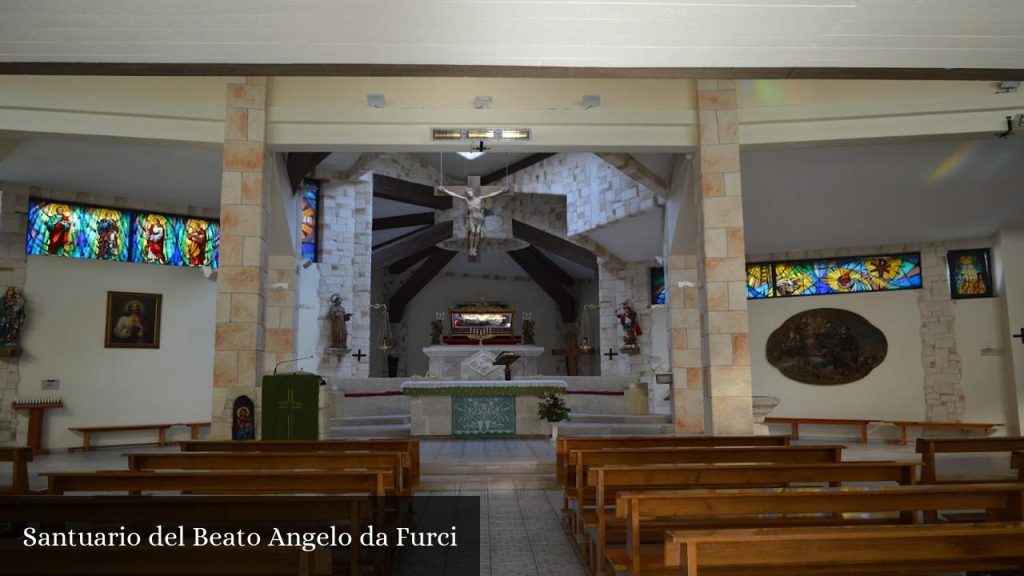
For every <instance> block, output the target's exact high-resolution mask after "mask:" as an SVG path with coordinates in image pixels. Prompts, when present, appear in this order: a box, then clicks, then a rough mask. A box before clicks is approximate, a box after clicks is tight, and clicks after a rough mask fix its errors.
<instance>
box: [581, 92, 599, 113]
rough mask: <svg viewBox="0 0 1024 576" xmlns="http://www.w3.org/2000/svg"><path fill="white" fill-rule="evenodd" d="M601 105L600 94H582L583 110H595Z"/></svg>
mask: <svg viewBox="0 0 1024 576" xmlns="http://www.w3.org/2000/svg"><path fill="white" fill-rule="evenodd" d="M600 105H601V95H600V94H584V95H583V109H584V110H590V109H591V108H597V107H598V106H600Z"/></svg>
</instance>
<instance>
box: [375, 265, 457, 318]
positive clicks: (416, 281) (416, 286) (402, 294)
mask: <svg viewBox="0 0 1024 576" xmlns="http://www.w3.org/2000/svg"><path fill="white" fill-rule="evenodd" d="M454 257H455V252H452V251H451V250H443V249H441V248H437V249H435V250H433V251H431V253H430V256H429V257H428V258H427V259H426V260H425V261H424V262H423V264H420V267H419V268H417V269H416V271H415V272H413V273H412V276H409V279H408V280H406V281H405V284H402V286H401V287H400V288H399V289H398V290H397V291H396V292H395V293H394V295H393V296H391V298H390V299H388V314H389V316H390V318H391V322H392V323H396V322H401V321H402V316H404V315H405V307H406V306H407V305H408V304H409V302H411V301H412V299H413V298H415V297H416V295H417V294H419V292H420V290H422V289H423V287H424V286H426V285H427V284H430V281H431V280H433V279H434V276H437V273H438V272H440V271H441V270H442V269H443V268H444V267H445V266H446V265H447V264H448V262H450V261H451V259H452V258H454Z"/></svg>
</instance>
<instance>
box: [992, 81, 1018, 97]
mask: <svg viewBox="0 0 1024 576" xmlns="http://www.w3.org/2000/svg"><path fill="white" fill-rule="evenodd" d="M1018 88H1020V80H1003V81H1002V82H1000V83H999V90H996V94H1009V93H1011V92H1016V91H1017V89H1018Z"/></svg>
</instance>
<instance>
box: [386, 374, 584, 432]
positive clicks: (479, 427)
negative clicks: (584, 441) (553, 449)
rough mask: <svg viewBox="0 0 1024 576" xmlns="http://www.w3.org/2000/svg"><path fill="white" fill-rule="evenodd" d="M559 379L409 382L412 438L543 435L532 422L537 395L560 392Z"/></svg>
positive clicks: (540, 424)
mask: <svg viewBox="0 0 1024 576" xmlns="http://www.w3.org/2000/svg"><path fill="white" fill-rule="evenodd" d="M564 391H565V381H563V380H520V381H513V382H505V381H494V380H469V381H464V380H459V381H456V380H441V381H435V380H414V381H409V382H404V383H403V384H402V392H403V393H404V394H405V395H406V396H408V397H409V408H410V412H411V415H412V435H413V436H534V435H548V434H549V433H550V425H549V424H548V423H547V422H544V421H542V420H540V419H539V418H538V417H537V403H538V402H539V399H538V396H540V395H541V394H543V393H545V392H564Z"/></svg>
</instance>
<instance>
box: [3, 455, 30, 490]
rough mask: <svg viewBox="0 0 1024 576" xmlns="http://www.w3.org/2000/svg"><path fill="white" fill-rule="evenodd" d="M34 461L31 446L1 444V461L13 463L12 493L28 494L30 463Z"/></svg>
mask: <svg viewBox="0 0 1024 576" xmlns="http://www.w3.org/2000/svg"><path fill="white" fill-rule="evenodd" d="M31 461H32V448H31V447H29V446H0V462H10V463H11V487H10V489H9V490H4V492H8V493H10V494H28V493H29V488H28V463H29V462H31Z"/></svg>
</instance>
